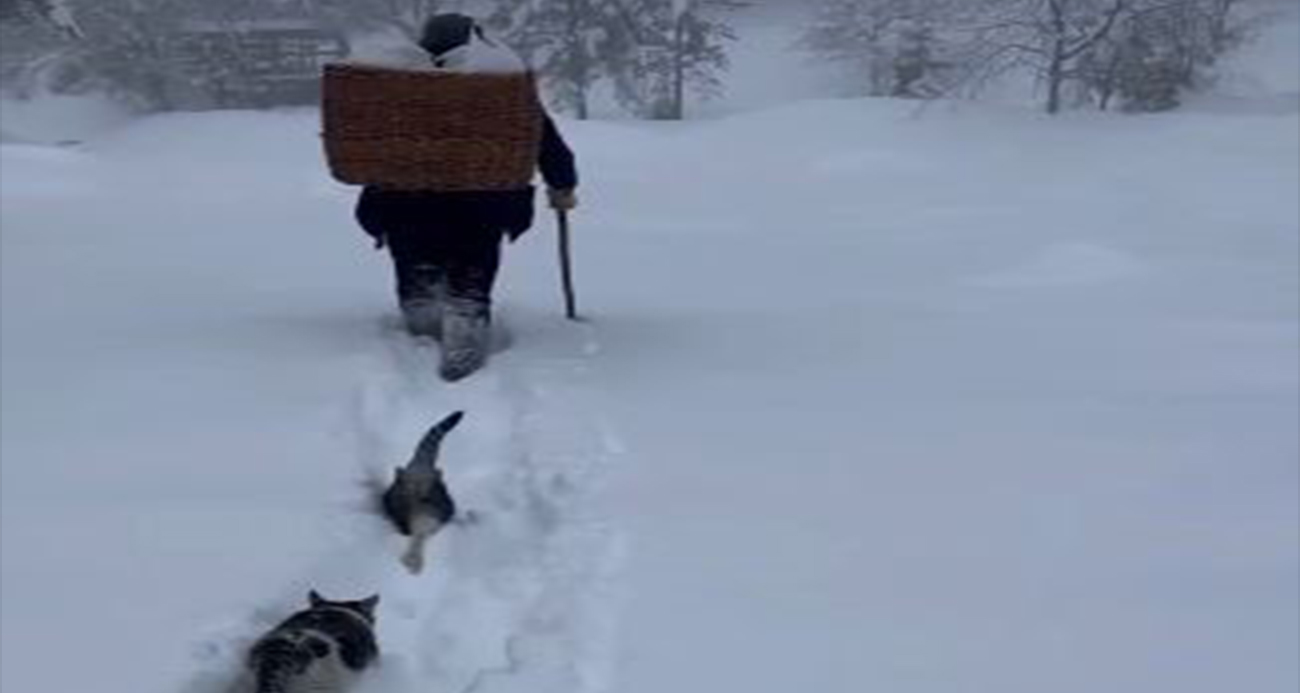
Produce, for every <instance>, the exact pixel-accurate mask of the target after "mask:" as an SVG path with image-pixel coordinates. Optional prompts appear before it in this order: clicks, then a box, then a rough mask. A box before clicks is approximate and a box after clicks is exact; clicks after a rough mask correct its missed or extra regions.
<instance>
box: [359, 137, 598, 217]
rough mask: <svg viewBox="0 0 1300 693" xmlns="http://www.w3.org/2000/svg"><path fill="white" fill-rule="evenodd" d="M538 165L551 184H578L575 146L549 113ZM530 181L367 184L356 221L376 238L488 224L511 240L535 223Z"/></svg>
mask: <svg viewBox="0 0 1300 693" xmlns="http://www.w3.org/2000/svg"><path fill="white" fill-rule="evenodd" d="M537 166H538V168H539V169H541V172H542V179H543V180H544V181H545V182H546V185H547V187H550V188H554V189H558V190H572V189H574V188H576V187H577V186H578V171H577V167H576V165H575V163H574V156H573V150H571V149H569V145H567V144H566V143H565V142H564V138H563V137H562V136H561V135H560V131H559V129H557V128H556V127H555V123H554V121H552V120H551V118H550V117H549V116H547V117H546V118H545V126H544V128H543V130H542V144H541V149H540V151H539V155H538V161H537ZM535 196H536V195H535V190H534V189H533V187H532V186H529V187H528V188H525V189H522V190H507V191H482V192H429V191H400V190H385V189H382V188H377V187H374V186H367V187H366V188H365V189H363V190H362V191H361V197H360V198H359V199H358V200H357V210H356V216H357V222H358V223H360V224H361V228H363V229H365V231H366V233H368V234H370V235H371V236H373V237H374V238H376V239H382V238H386V237H391V236H393V235H395V234H398V233H400V232H401V231H402V230H404V229H405V230H417V229H420V228H422V227H427V226H429V225H436V226H439V227H443V228H448V227H453V228H488V229H493V230H501V231H504V232H505V233H506V234H507V235H508V236H509V237H510V239H511V240H515V239H517V238H518V237H519V236H521V235H523V233H524V232H525V231H527V230H528V229H529V228H530V227H532V225H533V216H534V214H535V212H534V208H533V198H534V197H535Z"/></svg>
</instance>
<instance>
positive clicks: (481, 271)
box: [387, 224, 504, 310]
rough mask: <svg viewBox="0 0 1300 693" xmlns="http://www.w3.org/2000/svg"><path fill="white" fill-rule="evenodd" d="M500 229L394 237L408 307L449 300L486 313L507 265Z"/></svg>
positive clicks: (437, 229)
mask: <svg viewBox="0 0 1300 693" xmlns="http://www.w3.org/2000/svg"><path fill="white" fill-rule="evenodd" d="M503 235H504V234H503V231H502V230H501V229H497V228H490V227H478V228H475V227H473V226H456V227H451V226H448V227H441V226H439V225H435V224H430V225H429V226H427V227H425V228H403V229H398V230H395V231H394V232H392V233H391V234H390V235H389V236H388V237H387V241H388V248H389V252H391V253H392V256H393V268H394V271H395V274H396V278H397V297H398V299H399V300H400V301H401V302H402V304H403V305H408V304H410V303H412V302H419V301H446V302H447V303H448V304H449V305H462V306H463V305H466V304H468V305H470V306H474V307H478V308H481V309H483V310H486V309H487V308H488V307H489V306H490V305H491V303H492V286H493V284H494V283H495V282H496V277H497V270H498V269H499V268H500V266H501V239H502V236H503Z"/></svg>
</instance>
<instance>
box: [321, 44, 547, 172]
mask: <svg viewBox="0 0 1300 693" xmlns="http://www.w3.org/2000/svg"><path fill="white" fill-rule="evenodd" d="M321 113H322V121H323V127H324V141H325V156H326V158H327V159H328V161H329V166H330V171H331V173H333V175H334V177H335V178H336V179H338V180H339V181H342V182H344V183H349V184H353V185H375V186H380V187H384V188H390V189H395V190H433V191H467V190H518V189H521V188H526V187H527V186H528V185H529V184H530V183H531V181H532V178H533V173H534V171H535V170H536V167H537V154H538V147H539V146H540V143H541V137H542V122H543V121H542V118H543V112H542V107H541V104H540V102H539V101H538V98H537V89H536V86H535V84H534V81H533V78H532V76H531V75H527V74H508V75H500V74H462V73H449V72H434V71H428V70H420V71H417V70H403V69H396V68H387V67H373V66H362V65H349V64H333V65H327V66H326V67H325V78H324V88H323V94H322V108H321Z"/></svg>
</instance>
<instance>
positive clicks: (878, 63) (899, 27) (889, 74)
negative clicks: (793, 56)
mask: <svg viewBox="0 0 1300 693" xmlns="http://www.w3.org/2000/svg"><path fill="white" fill-rule="evenodd" d="M956 16H957V12H956V11H955V8H954V6H953V3H952V2H951V0H824V2H823V3H822V4H821V6H820V7H819V8H818V13H817V16H816V19H815V20H814V22H813V24H812V25H811V26H810V27H809V28H808V30H807V31H806V32H805V33H804V35H803V37H802V39H801V45H802V46H803V47H804V48H805V49H807V50H809V51H811V52H813V53H814V54H816V55H819V56H821V57H823V58H825V59H828V60H831V61H835V62H840V63H844V64H846V65H849V66H850V67H851V69H852V70H853V72H854V73H855V74H857V75H859V76H860V77H859V81H858V88H859V90H860V91H861V92H862V93H864V94H866V95H868V96H901V97H913V98H915V97H925V96H936V95H938V94H939V92H940V91H941V90H942V77H943V74H942V73H943V72H945V71H946V70H948V68H949V67H950V66H951V63H950V62H949V60H948V59H947V58H946V57H945V53H946V52H947V51H948V46H947V41H946V40H945V38H944V34H943V27H944V26H945V24H946V23H949V22H951V21H952V20H953V19H954V18H955V17H956Z"/></svg>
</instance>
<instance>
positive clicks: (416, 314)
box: [402, 298, 443, 340]
mask: <svg viewBox="0 0 1300 693" xmlns="http://www.w3.org/2000/svg"><path fill="white" fill-rule="evenodd" d="M442 312H443V311H442V301H440V300H439V299H437V298H413V299H408V300H405V301H402V318H403V319H404V320H405V322H406V331H407V332H410V333H411V334H412V335H414V336H416V337H432V338H434V339H436V340H441V339H442Z"/></svg>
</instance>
